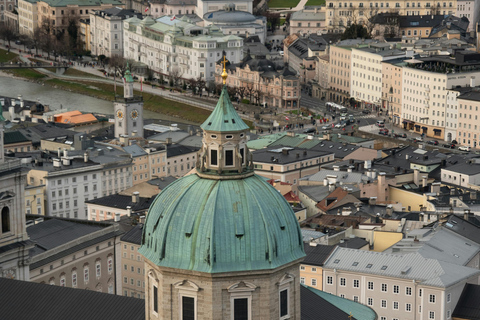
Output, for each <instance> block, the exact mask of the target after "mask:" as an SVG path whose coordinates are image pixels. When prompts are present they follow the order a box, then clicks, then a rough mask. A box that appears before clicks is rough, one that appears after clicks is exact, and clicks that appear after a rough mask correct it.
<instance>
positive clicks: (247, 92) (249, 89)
mask: <svg viewBox="0 0 480 320" xmlns="http://www.w3.org/2000/svg"><path fill="white" fill-rule="evenodd" d="M253 90H254V89H253V85H252V84H251V83H250V84H248V85H247V86H246V87H245V95H246V96H247V97H248V100H250V102H251V101H252V95H253Z"/></svg>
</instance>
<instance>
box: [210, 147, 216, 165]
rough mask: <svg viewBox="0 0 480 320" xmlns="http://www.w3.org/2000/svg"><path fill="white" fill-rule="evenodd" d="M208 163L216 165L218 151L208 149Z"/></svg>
mask: <svg viewBox="0 0 480 320" xmlns="http://www.w3.org/2000/svg"><path fill="white" fill-rule="evenodd" d="M210 164H211V165H212V166H218V151H217V150H210Z"/></svg>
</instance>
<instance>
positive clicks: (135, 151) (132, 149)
mask: <svg viewBox="0 0 480 320" xmlns="http://www.w3.org/2000/svg"><path fill="white" fill-rule="evenodd" d="M123 150H124V151H125V152H126V153H129V154H130V155H131V156H132V157H140V156H145V155H147V152H146V151H145V150H143V148H142V147H140V146H139V145H137V144H132V145H131V146H126V147H123Z"/></svg>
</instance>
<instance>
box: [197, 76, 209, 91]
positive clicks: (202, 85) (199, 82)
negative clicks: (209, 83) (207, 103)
mask: <svg viewBox="0 0 480 320" xmlns="http://www.w3.org/2000/svg"><path fill="white" fill-rule="evenodd" d="M195 81H196V82H197V88H198V94H199V95H202V92H203V89H204V88H205V86H206V83H205V80H204V79H203V78H202V77H200V76H198V77H197V79H196V80H195Z"/></svg>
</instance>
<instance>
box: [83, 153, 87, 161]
mask: <svg viewBox="0 0 480 320" xmlns="http://www.w3.org/2000/svg"><path fill="white" fill-rule="evenodd" d="M83 161H85V162H88V153H86V152H85V153H84V154H83Z"/></svg>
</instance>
